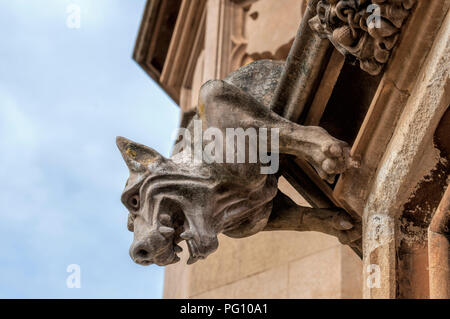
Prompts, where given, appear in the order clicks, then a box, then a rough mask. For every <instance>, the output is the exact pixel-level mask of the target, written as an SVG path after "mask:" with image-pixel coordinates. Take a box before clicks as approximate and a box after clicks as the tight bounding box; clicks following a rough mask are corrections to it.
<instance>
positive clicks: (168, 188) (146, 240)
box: [117, 60, 361, 266]
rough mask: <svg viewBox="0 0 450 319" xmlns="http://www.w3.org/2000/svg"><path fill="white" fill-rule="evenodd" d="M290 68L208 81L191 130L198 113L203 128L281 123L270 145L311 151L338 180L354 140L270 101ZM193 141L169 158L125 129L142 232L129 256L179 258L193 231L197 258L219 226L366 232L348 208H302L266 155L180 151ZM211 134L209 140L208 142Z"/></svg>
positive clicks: (157, 260) (253, 68)
mask: <svg viewBox="0 0 450 319" xmlns="http://www.w3.org/2000/svg"><path fill="white" fill-rule="evenodd" d="M283 68H284V63H282V62H275V61H269V60H262V61H256V62H253V63H251V64H249V65H247V66H244V67H242V68H240V69H239V70H237V71H235V72H233V73H232V74H230V75H229V76H228V77H227V78H226V79H225V80H223V81H222V80H214V81H209V82H207V83H205V84H204V85H203V86H202V88H201V90H200V93H199V100H198V106H197V111H196V114H195V115H193V116H192V118H191V120H190V123H189V124H188V125H186V129H187V131H189V132H190V133H191V135H192V136H194V135H195V133H196V132H195V126H196V125H195V122H197V123H201V130H202V132H204V131H205V130H206V129H207V128H211V127H214V128H216V133H217V129H218V130H219V131H221V132H223V134H224V135H225V133H226V129H227V128H242V129H243V130H247V129H251V128H253V129H254V131H256V132H259V133H257V134H261V132H263V131H261V130H259V129H260V128H265V129H267V130H272V129H278V130H277V132H278V134H279V136H278V138H279V140H278V142H279V145H278V147H277V148H275V147H273V145H272V143H269V141H268V140H267V144H270V145H271V146H270V147H267V145H265V146H264V147H263V148H266V147H267V148H266V149H267V151H268V153H267V154H272V155H273V154H275V153H277V154H276V155H281V156H284V154H288V155H291V156H292V155H293V156H296V157H300V158H303V159H305V160H306V161H308V162H309V163H310V164H311V165H312V166H313V167H314V168H315V170H316V171H317V173H318V174H319V175H320V176H321V177H322V178H323V179H325V180H327V181H330V180H332V179H333V177H334V176H336V175H337V174H340V173H342V172H344V171H345V170H346V169H347V168H349V166H350V165H351V164H350V163H351V160H350V159H349V155H348V154H349V148H348V146H347V144H346V143H345V142H342V141H340V140H337V139H335V138H333V137H332V136H330V135H329V134H328V133H327V132H326V131H325V130H324V129H322V128H320V127H305V126H301V125H298V124H296V123H293V122H290V121H288V120H286V119H284V118H283V117H281V116H279V115H277V114H276V113H274V112H272V111H271V110H270V109H269V107H268V105H269V104H270V101H271V100H272V98H273V95H274V92H275V89H276V87H277V85H278V82H279V80H280V77H281V74H282V71H283ZM200 121H201V122H200ZM197 126H198V125H197ZM197 129H198V127H197ZM219 135H220V134H219ZM217 136H218V135H217V134H216V138H217ZM272 138H273V137H271V138H269V139H272ZM216 142H219V143H216V145H221V143H222V145H224V144H225V143H226V141H216ZM189 143H192V144H194V143H195V138H194V139H193V140H191V141H189V140H188V142H187V143H185V144H184V146H183V147H178V149H177V150H175V151H174V152H173V155H172V156H171V158H165V157H164V156H162V155H161V154H159V153H158V152H156V151H155V150H153V149H151V148H149V147H147V146H144V145H141V144H137V143H134V142H132V141H130V140H128V139H125V138H123V137H118V138H117V145H118V147H119V149H120V152H121V153H122V156H123V158H124V159H125V162H126V164H127V166H128V168H129V171H130V176H129V179H128V181H127V184H126V187H125V190H124V192H123V194H122V198H121V200H122V203H123V204H124V205H125V206H126V208H127V209H128V210H129V217H128V229H129V230H130V231H132V232H134V241H133V243H132V245H131V247H130V256H131V258H132V259H133V260H134V261H135V262H136V263H138V264H140V265H150V264H157V265H160V266H163V265H169V264H173V263H176V262H178V261H179V260H180V258H179V257H178V256H177V253H180V252H181V250H182V249H181V247H180V246H178V244H179V243H180V242H181V241H183V240H185V241H186V242H187V247H188V249H189V254H190V257H189V260H188V262H187V263H188V264H192V263H194V262H196V261H198V260H199V259H204V258H206V257H207V256H208V255H209V254H211V253H212V252H214V251H215V250H216V249H217V247H218V245H219V243H218V237H217V236H218V234H220V233H223V234H225V235H226V236H229V237H233V238H243V237H247V236H251V235H253V234H256V233H258V232H260V231H273V230H293V231H319V232H323V233H326V234H329V235H333V236H336V237H338V238H339V240H340V241H341V242H342V243H344V244H349V245H350V244H351V243H353V242H355V241H357V240H358V239H360V237H361V227H360V224H359V223H357V222H355V221H353V220H352V219H351V218H350V216H349V215H348V214H347V213H346V212H345V211H344V210H342V209H340V208H332V209H318V208H309V207H301V206H298V205H297V204H295V203H294V202H293V201H292V200H291V199H290V198H289V197H288V196H286V195H284V194H283V193H282V192H280V191H279V190H278V187H277V174H276V173H273V174H267V173H266V174H262V173H261V172H262V170H261V168H262V167H263V166H264V165H265V164H267V162H266V163H262V161H261V160H258V161H257V162H253V163H250V162H249V161H248V162H245V161H244V162H242V161H241V163H238V161H236V162H235V163H230V162H229V161H226V160H223V161H221V160H220V156H225V155H223V154H222V155H220V156H219V160H217V157H216V160H215V161H211V160H201V161H195V160H190V159H187V160H186V158H184V157H185V156H184V155H183V156H181V154H185V153H184V151H185V148H186V147H190V146H193V145H191V144H189ZM202 143H203V144H202V146H203V147H205V146H206V144H207V141H205V140H203V142H202ZM248 144H249V145H245V148H246V149H245V151H246V153H248V152H249V147H250V146H251V143H248ZM194 147H195V146H194ZM219 154H220V153H219ZM214 155H215V156H217V155H218V152H217V151H215V154H214ZM273 158H274V157H273Z"/></svg>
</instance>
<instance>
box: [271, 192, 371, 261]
mask: <svg viewBox="0 0 450 319" xmlns="http://www.w3.org/2000/svg"><path fill="white" fill-rule="evenodd" d="M275 230H290V231H317V232H321V233H325V234H328V235H331V236H335V237H337V238H338V239H339V241H340V242H341V243H342V244H344V245H349V246H350V247H352V248H353V249H355V250H356V251H357V252H358V253H359V254H360V253H361V251H362V250H361V249H362V248H361V241H360V239H361V224H360V223H358V222H355V221H353V220H352V219H351V217H350V216H349V215H348V214H347V213H346V212H345V211H344V210H342V209H340V208H310V207H302V206H298V205H297V204H296V203H294V201H292V200H291V199H290V198H289V197H288V196H286V195H285V194H283V193H282V192H281V191H278V194H277V196H276V197H275V198H274V200H273V208H272V213H271V214H270V217H269V220H268V222H267V225H266V227H265V228H264V231H275Z"/></svg>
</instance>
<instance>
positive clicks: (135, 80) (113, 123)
mask: <svg viewBox="0 0 450 319" xmlns="http://www.w3.org/2000/svg"><path fill="white" fill-rule="evenodd" d="M71 3H74V4H77V5H79V7H80V8H81V28H80V29H70V28H68V27H67V26H66V19H67V13H66V8H67V6H68V5H69V4H71ZM144 6H145V0H132V1H130V0H76V1H75V0H74V1H65V0H0V38H1V39H2V40H1V41H2V44H1V46H0V150H1V153H0V154H1V156H0V250H1V253H0V298H48V297H51V298H160V297H161V295H162V286H163V268H159V267H157V266H151V267H141V266H138V265H136V264H134V263H133V262H132V261H131V259H130V258H129V256H128V248H129V245H130V243H131V241H132V233H130V232H128V231H127V230H126V219H127V212H126V210H125V208H124V207H123V206H122V205H121V203H120V194H121V191H122V189H123V186H124V184H125V181H126V179H127V176H128V170H127V168H126V166H125V164H124V163H123V162H122V158H121V156H120V154H119V152H118V150H117V149H116V146H115V137H116V135H122V136H125V137H128V138H130V139H133V140H136V141H138V142H141V143H144V144H146V145H149V146H152V147H153V148H155V149H157V150H158V151H160V152H161V153H162V154H164V155H168V154H169V151H170V148H171V145H172V140H171V137H172V133H173V131H174V130H175V129H176V127H177V125H178V120H179V109H178V107H177V106H176V105H175V104H174V103H173V102H172V101H171V100H170V99H169V98H168V97H167V96H166V95H165V93H164V92H163V91H162V90H161V89H160V88H159V87H158V86H157V85H156V84H155V83H154V82H153V81H152V80H151V79H150V78H149V77H148V76H147V75H146V74H145V73H144V72H143V71H142V70H141V69H140V67H138V65H137V64H136V63H135V62H134V61H133V60H132V59H131V54H132V50H133V46H134V41H135V39H136V35H137V30H138V27H139V22H140V19H141V15H142V13H143V9H144ZM70 264H78V265H80V267H81V289H69V288H67V287H66V278H67V276H68V275H69V274H68V273H67V272H66V268H67V266H68V265H70Z"/></svg>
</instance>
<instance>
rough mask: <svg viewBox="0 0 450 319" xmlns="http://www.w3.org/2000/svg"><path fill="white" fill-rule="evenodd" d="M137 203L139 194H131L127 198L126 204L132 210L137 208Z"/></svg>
mask: <svg viewBox="0 0 450 319" xmlns="http://www.w3.org/2000/svg"><path fill="white" fill-rule="evenodd" d="M139 203H140V200H139V195H134V196H131V197H130V198H129V199H128V205H129V206H130V207H131V208H132V209H133V210H137V209H139Z"/></svg>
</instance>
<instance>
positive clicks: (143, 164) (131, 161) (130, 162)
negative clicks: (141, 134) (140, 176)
mask: <svg viewBox="0 0 450 319" xmlns="http://www.w3.org/2000/svg"><path fill="white" fill-rule="evenodd" d="M116 144H117V147H118V148H119V150H120V153H122V157H123V159H124V160H125V163H126V164H127V166H128V168H129V169H130V172H135V173H142V172H145V171H150V167H151V164H153V163H155V164H156V163H158V162H159V163H161V162H164V161H166V160H167V159H166V158H165V157H164V156H162V155H161V154H159V153H158V152H157V151H155V150H154V149H152V148H150V147H147V146H145V145H142V144H138V143H135V142H133V141H130V140H129V139H126V138H124V137H121V136H118V137H117V138H116Z"/></svg>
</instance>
